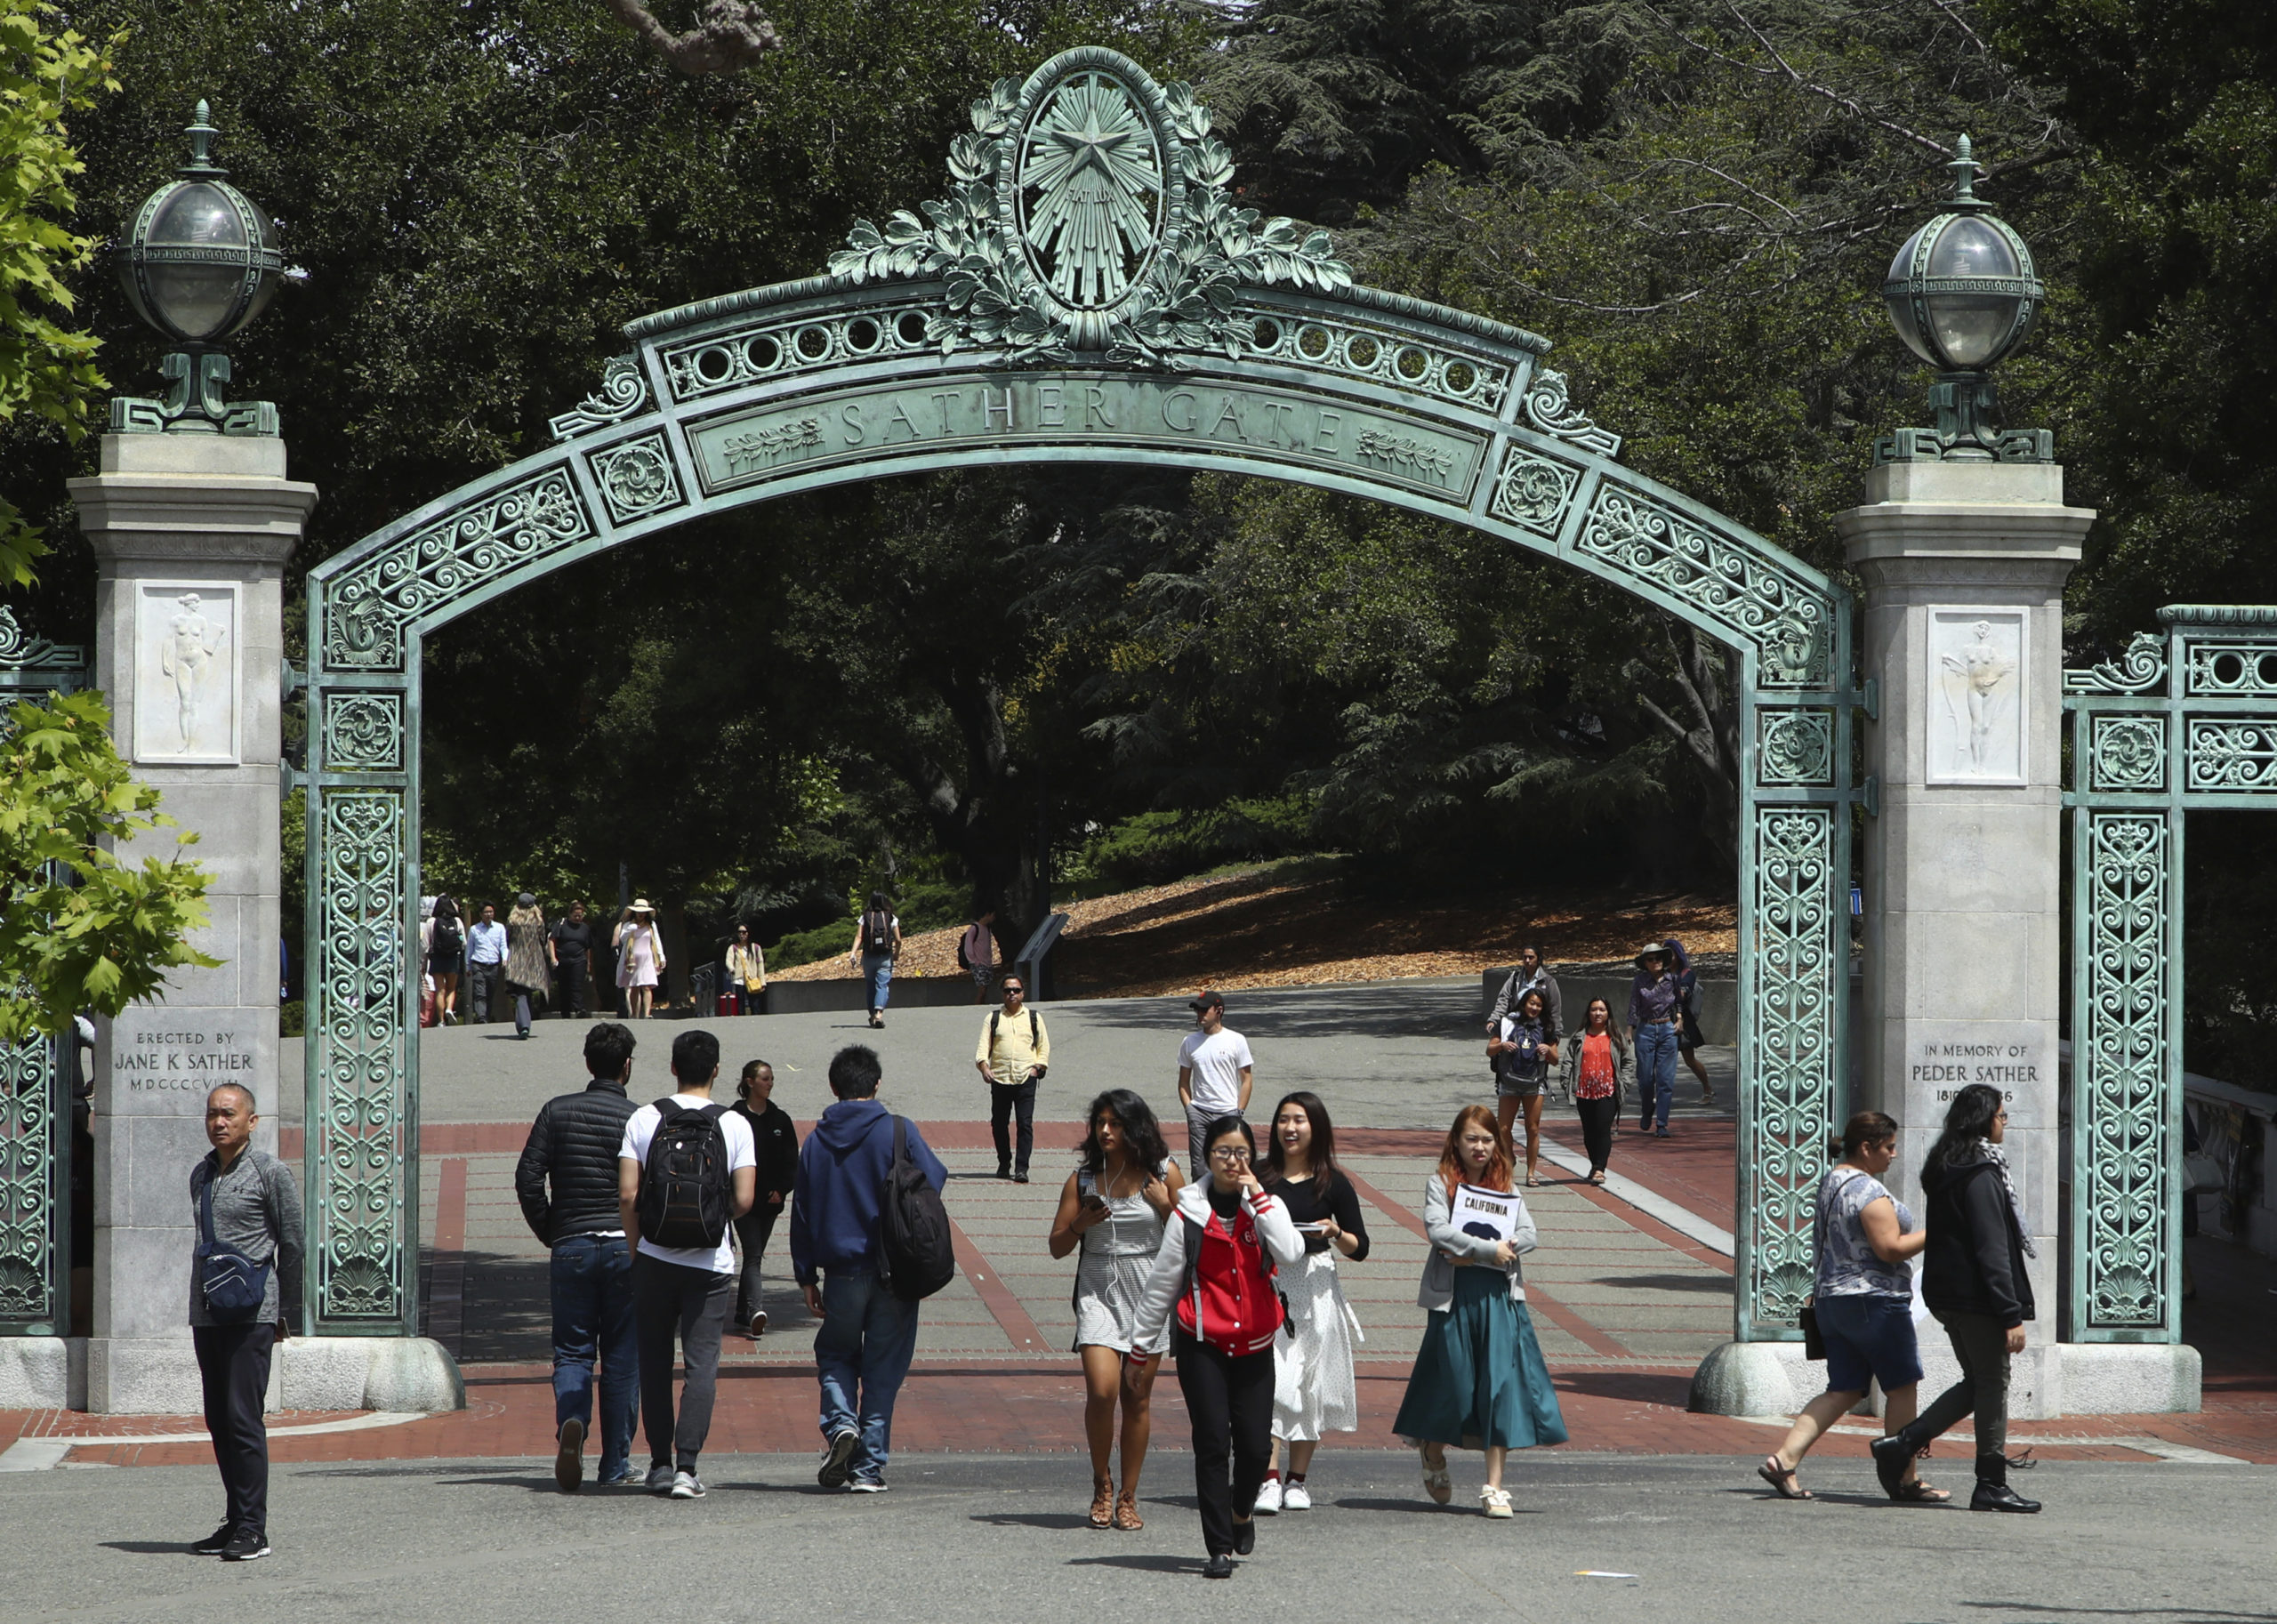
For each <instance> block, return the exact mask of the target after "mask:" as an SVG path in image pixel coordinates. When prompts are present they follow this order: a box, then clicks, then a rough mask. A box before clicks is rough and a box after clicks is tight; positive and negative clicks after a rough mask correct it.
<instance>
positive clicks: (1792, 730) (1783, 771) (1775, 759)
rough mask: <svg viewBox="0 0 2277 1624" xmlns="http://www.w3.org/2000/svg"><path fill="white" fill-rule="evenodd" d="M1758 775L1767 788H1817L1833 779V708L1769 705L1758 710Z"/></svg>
mask: <svg viewBox="0 0 2277 1624" xmlns="http://www.w3.org/2000/svg"><path fill="white" fill-rule="evenodd" d="M1755 762H1756V779H1757V782H1758V783H1760V784H1763V785H1764V786H1765V787H1766V788H1780V789H1785V788H1790V787H1791V788H1797V789H1818V788H1823V787H1826V786H1828V785H1830V784H1833V782H1834V712H1833V711H1832V710H1831V709H1828V708H1821V707H1817V706H1811V707H1795V708H1788V707H1785V706H1777V705H1766V706H1764V707H1763V708H1761V709H1760V710H1758V711H1757V712H1756V713H1755Z"/></svg>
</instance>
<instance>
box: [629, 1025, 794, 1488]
mask: <svg viewBox="0 0 2277 1624" xmlns="http://www.w3.org/2000/svg"><path fill="white" fill-rule="evenodd" d="M672 1075H673V1077H674V1078H676V1079H677V1080H678V1081H679V1083H680V1088H679V1090H678V1091H677V1092H676V1093H674V1094H673V1095H672V1104H674V1105H678V1106H679V1107H680V1110H681V1111H683V1112H702V1113H706V1114H709V1115H711V1116H712V1118H713V1119H714V1121H715V1122H716V1123H717V1126H718V1129H719V1132H720V1138H722V1139H724V1140H725V1141H726V1144H727V1164H728V1201H727V1202H726V1211H725V1213H724V1215H723V1216H722V1217H721V1219H720V1233H719V1234H718V1236H717V1237H716V1239H715V1243H714V1244H712V1245H708V1246H659V1245H657V1244H656V1242H654V1241H651V1240H650V1239H649V1238H648V1236H647V1235H645V1234H641V1233H640V1216H641V1215H640V1207H641V1202H640V1193H641V1187H642V1186H643V1184H644V1183H645V1182H646V1180H647V1177H648V1150H649V1146H651V1145H652V1144H654V1142H655V1140H656V1133H657V1130H658V1128H659V1127H660V1126H661V1125H662V1123H663V1122H664V1113H663V1112H662V1111H660V1110H659V1109H658V1108H657V1107H656V1105H643V1106H641V1107H640V1109H639V1110H638V1111H635V1112H634V1113H632V1118H631V1120H629V1121H628V1122H626V1123H625V1124H624V1144H623V1145H621V1146H618V1148H617V1153H616V1157H617V1160H616V1205H617V1212H618V1216H619V1217H620V1218H622V1220H623V1222H624V1234H625V1237H626V1238H627V1239H628V1240H630V1241H632V1242H633V1243H634V1245H633V1254H632V1319H633V1327H634V1332H635V1334H636V1336H637V1337H638V1339H639V1342H640V1410H641V1415H640V1420H641V1424H642V1428H643V1430H644V1431H646V1432H647V1434H648V1488H649V1490H650V1491H652V1492H654V1493H657V1494H670V1495H671V1496H672V1498H673V1499H684V1500H692V1499H703V1498H704V1483H703V1480H702V1479H701V1478H699V1477H697V1476H696V1456H697V1455H698V1454H700V1453H702V1451H703V1449H704V1436H705V1435H707V1434H708V1433H709V1432H710V1431H711V1430H712V1393H713V1390H714V1389H715V1388H716V1387H718V1385H719V1380H720V1333H721V1332H722V1331H724V1330H725V1329H726V1326H727V1323H728V1308H729V1307H731V1306H733V1305H734V1303H735V1298H736V1251H735V1248H734V1247H733V1246H731V1245H730V1244H729V1243H728V1224H729V1221H730V1220H733V1219H735V1218H741V1217H743V1215H744V1213H746V1212H749V1211H750V1210H751V1207H752V1202H753V1201H754V1200H755V1199H757V1196H758V1194H759V1157H758V1154H757V1153H756V1149H755V1147H754V1146H752V1137H751V1124H750V1123H748V1122H745V1121H744V1119H743V1118H742V1117H740V1116H738V1115H736V1113H734V1112H732V1111H729V1110H728V1109H727V1108H726V1107H725V1106H722V1105H714V1104H712V1083H713V1082H714V1081H716V1080H717V1079H718V1078H719V1075H720V1040H719V1039H717V1038H715V1037H713V1036H712V1034H711V1033H708V1032H700V1031H699V1032H683V1033H680V1036H678V1037H677V1038H674V1039H673V1040H672ZM651 1216H656V1215H655V1214H653V1213H652V1215H651ZM675 1332H677V1333H678V1334H679V1337H680V1356H681V1357H682V1358H683V1359H684V1360H685V1361H686V1362H687V1364H688V1380H687V1382H686V1384H685V1385H684V1386H683V1387H682V1389H681V1392H680V1413H679V1415H678V1417H677V1418H675V1417H674V1415H673V1413H672V1337H673V1334H674V1333H675Z"/></svg>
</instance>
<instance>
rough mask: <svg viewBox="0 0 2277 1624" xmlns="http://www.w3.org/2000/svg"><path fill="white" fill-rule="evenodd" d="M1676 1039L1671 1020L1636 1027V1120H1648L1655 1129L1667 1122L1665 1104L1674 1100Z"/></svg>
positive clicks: (1664, 1125)
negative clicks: (1666, 1022)
mask: <svg viewBox="0 0 2277 1624" xmlns="http://www.w3.org/2000/svg"><path fill="white" fill-rule="evenodd" d="M1676 1038H1677V1029H1676V1025H1675V1024H1674V1023H1673V1022H1670V1023H1668V1024H1666V1025H1658V1026H1639V1027H1638V1028H1637V1093H1638V1094H1639V1095H1641V1096H1642V1100H1641V1102H1640V1103H1639V1105H1638V1107H1637V1121H1638V1122H1644V1121H1646V1120H1647V1119H1649V1120H1650V1121H1651V1122H1652V1123H1653V1126H1654V1127H1656V1128H1665V1127H1667V1126H1668V1125H1669V1107H1670V1105H1674V1104H1675V1103H1676V1050H1677V1041H1676ZM1655 1096H1658V1098H1657V1099H1655Z"/></svg>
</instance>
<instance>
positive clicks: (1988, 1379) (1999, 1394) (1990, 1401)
mask: <svg viewBox="0 0 2277 1624" xmlns="http://www.w3.org/2000/svg"><path fill="white" fill-rule="evenodd" d="M1937 1323H1939V1324H1941V1325H1943V1327H1944V1328H1945V1339H1946V1340H1947V1341H1949V1342H1951V1344H1952V1345H1953V1357H1954V1358H1956V1359H1958V1360H1959V1361H1960V1379H1959V1381H1957V1382H1955V1383H1953V1385H1952V1386H1951V1387H1947V1388H1946V1389H1945V1390H1944V1391H1943V1393H1940V1394H1939V1395H1937V1398H1936V1402H1935V1403H1933V1404H1931V1405H1930V1406H1929V1407H1928V1408H1927V1410H1924V1411H1922V1412H1921V1418H1920V1419H1919V1420H1917V1421H1915V1422H1914V1423H1913V1424H1914V1425H1915V1426H1916V1427H1919V1428H1920V1429H1921V1430H1922V1431H1923V1432H1925V1433H1927V1435H1929V1436H1931V1437H1933V1438H1935V1437H1941V1436H1943V1434H1944V1433H1945V1431H1946V1430H1947V1429H1948V1428H1949V1427H1951V1426H1952V1425H1953V1423H1954V1422H1956V1421H1958V1420H1959V1419H1961V1417H1963V1416H1965V1415H1968V1414H1969V1413H1970V1412H1971V1411H1974V1412H1975V1421H1976V1452H1977V1453H1978V1454H1980V1455H1999V1454H2004V1453H2006V1452H2007V1447H2008V1328H2007V1326H2006V1325H2003V1324H2002V1323H2000V1322H1999V1320H1997V1319H1995V1318H1994V1317H1993V1316H1992V1315H1991V1314H1938V1315H1937Z"/></svg>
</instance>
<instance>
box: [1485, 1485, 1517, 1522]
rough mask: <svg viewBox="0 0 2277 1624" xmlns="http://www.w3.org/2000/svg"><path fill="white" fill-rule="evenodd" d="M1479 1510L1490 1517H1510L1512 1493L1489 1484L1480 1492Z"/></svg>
mask: <svg viewBox="0 0 2277 1624" xmlns="http://www.w3.org/2000/svg"><path fill="white" fill-rule="evenodd" d="M1478 1508H1479V1509H1480V1510H1481V1511H1483V1512H1484V1513H1485V1514H1486V1515H1488V1516H1490V1517H1506V1516H1509V1515H1510V1491H1509V1490H1508V1489H1498V1488H1496V1487H1494V1485H1493V1484H1492V1483H1489V1484H1487V1485H1486V1486H1485V1487H1484V1488H1483V1489H1481V1490H1480V1491H1478Z"/></svg>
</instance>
